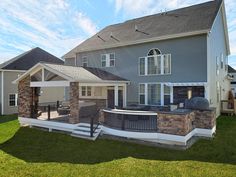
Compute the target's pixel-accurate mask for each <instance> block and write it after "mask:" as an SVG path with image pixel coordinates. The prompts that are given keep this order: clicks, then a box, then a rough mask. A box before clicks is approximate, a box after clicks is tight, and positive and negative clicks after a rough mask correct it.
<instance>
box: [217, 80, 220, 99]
mask: <svg viewBox="0 0 236 177" xmlns="http://www.w3.org/2000/svg"><path fill="white" fill-rule="evenodd" d="M216 92H217V95H216V99H217V103H219V102H220V82H219V81H217V82H216Z"/></svg>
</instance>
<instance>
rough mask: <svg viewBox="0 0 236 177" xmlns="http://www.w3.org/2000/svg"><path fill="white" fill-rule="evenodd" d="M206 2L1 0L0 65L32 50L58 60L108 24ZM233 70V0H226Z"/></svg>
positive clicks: (235, 53) (235, 57)
mask: <svg viewBox="0 0 236 177" xmlns="http://www.w3.org/2000/svg"><path fill="white" fill-rule="evenodd" d="M202 2H206V0H171V1H164V0H23V1H22V0H1V1H0V63H2V62H4V61H6V60H8V59H10V58H12V57H14V56H16V55H18V54H21V53H22V52H24V51H27V50H30V49H31V48H34V47H37V46H38V47H41V48H43V49H45V50H47V51H49V52H50V53H52V54H54V55H56V56H58V57H61V56H62V55H64V54H65V53H66V52H68V51H69V50H70V49H72V48H73V47H75V46H76V45H78V44H79V43H81V42H82V41H83V40H85V39H86V38H88V37H90V36H92V35H93V34H95V33H96V32H97V31H99V30H101V29H102V28H104V27H105V26H107V25H110V24H114V23H119V22H123V21H125V20H128V19H132V18H135V17H141V16H145V15H149V14H154V13H159V12H161V11H165V10H167V11H168V10H172V9H176V8H180V7H185V6H189V5H193V4H197V3H202ZM225 5H226V14H227V21H228V30H229V38H230V47H231V56H230V57H229V63H230V64H231V65H232V66H234V67H235V68H236V0H225Z"/></svg>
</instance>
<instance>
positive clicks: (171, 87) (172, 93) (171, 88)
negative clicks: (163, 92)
mask: <svg viewBox="0 0 236 177" xmlns="http://www.w3.org/2000/svg"><path fill="white" fill-rule="evenodd" d="M170 103H174V87H173V86H170Z"/></svg>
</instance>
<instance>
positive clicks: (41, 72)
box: [41, 68, 45, 82]
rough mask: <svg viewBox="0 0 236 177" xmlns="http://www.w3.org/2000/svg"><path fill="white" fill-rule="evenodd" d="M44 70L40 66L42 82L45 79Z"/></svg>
mask: <svg viewBox="0 0 236 177" xmlns="http://www.w3.org/2000/svg"><path fill="white" fill-rule="evenodd" d="M44 72H45V70H44V68H42V72H41V74H42V82H44V81H45V78H44V77H45V74H44Z"/></svg>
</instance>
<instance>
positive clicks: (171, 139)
mask: <svg viewBox="0 0 236 177" xmlns="http://www.w3.org/2000/svg"><path fill="white" fill-rule="evenodd" d="M215 131H216V127H213V128H212V129H202V128H195V129H194V130H192V131H191V132H190V133H188V134H187V135H185V136H180V135H171V134H165V133H148V132H131V131H124V130H117V129H113V128H109V127H106V126H103V127H102V132H103V133H104V134H108V135H113V136H119V137H125V138H133V139H139V140H145V141H150V142H158V143H162V144H170V145H187V141H188V140H189V139H190V138H192V137H193V136H200V137H209V138H210V137H213V134H214V133H215Z"/></svg>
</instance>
